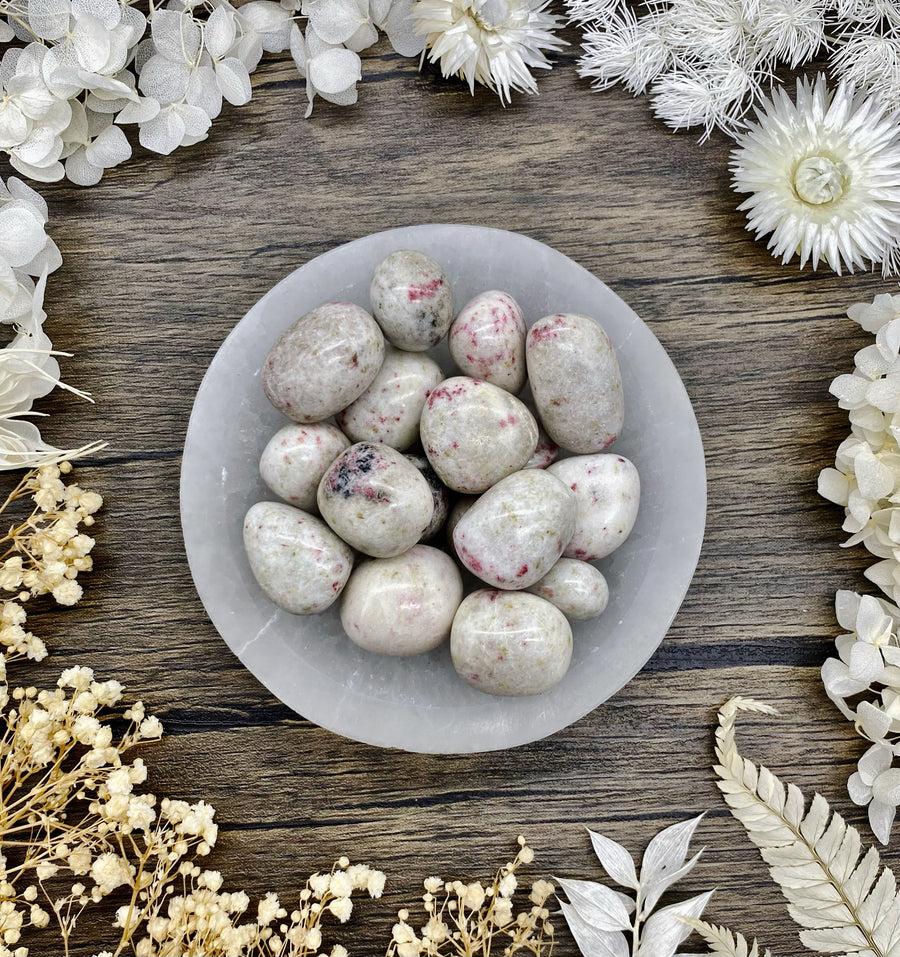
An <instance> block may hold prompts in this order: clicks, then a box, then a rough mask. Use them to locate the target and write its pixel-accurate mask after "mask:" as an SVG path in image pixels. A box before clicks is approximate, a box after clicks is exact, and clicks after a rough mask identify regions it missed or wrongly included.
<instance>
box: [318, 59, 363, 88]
mask: <svg viewBox="0 0 900 957" xmlns="http://www.w3.org/2000/svg"><path fill="white" fill-rule="evenodd" d="M309 79H310V82H311V83H312V84H313V86H314V87H315V88H316V91H317V92H318V93H321V94H322V95H323V96H325V95H327V94H329V93H331V94H334V93H341V92H343V91H344V90H346V89H347V87H348V86H352V85H353V84H354V83H356V82H357V81H358V80H361V79H362V61H361V60H360V58H359V54H357V53H354V52H353V51H352V50H342V49H335V50H326V51H325V52H324V53H320V54H319V55H318V56H316V57H313V59H312V60H310V62H309Z"/></svg>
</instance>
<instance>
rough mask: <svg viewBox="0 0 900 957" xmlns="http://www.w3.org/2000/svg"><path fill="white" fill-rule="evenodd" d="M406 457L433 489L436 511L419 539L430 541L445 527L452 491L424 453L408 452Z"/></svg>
mask: <svg viewBox="0 0 900 957" xmlns="http://www.w3.org/2000/svg"><path fill="white" fill-rule="evenodd" d="M406 457H407V458H408V459H409V461H410V462H412V464H413V465H415V467H416V468H417V469H418V470H419V471H420V472H421V473H422V475H423V476H424V478H425V481H426V482H427V483H428V487H429V488H430V489H431V497H432V499H433V501H434V513H433V514H432V516H431V521H430V522H429V523H428V528H426V529H425V531H424V532H422V537H421V538H420V539H419V541H420V542H429V541H431V539H432V538H434V536H435V535H437V533H438V532H439V531H440V530H441V529H442V528H443V527H444V523H445V522H446V521H447V515H448V514H449V512H450V496H451V492H450V489H448V488H447V486H446V485H444V483H443V482H442V481H441V480H440V479H439V478H438V474H437V472H435V470H434V469H433V468H432V467H431V465H430V464H429V462H428V459H426V458H425V456H424V455H410V454H409V453H408V452H407V453H406Z"/></svg>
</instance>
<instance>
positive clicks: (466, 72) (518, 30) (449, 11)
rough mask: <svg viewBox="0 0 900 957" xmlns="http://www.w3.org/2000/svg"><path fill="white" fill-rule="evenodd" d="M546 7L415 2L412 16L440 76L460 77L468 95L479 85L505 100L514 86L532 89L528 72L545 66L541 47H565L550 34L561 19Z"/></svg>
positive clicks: (515, 1)
mask: <svg viewBox="0 0 900 957" xmlns="http://www.w3.org/2000/svg"><path fill="white" fill-rule="evenodd" d="M547 6H548V0H418V2H417V3H415V4H413V6H412V10H411V16H412V18H413V30H414V32H415V33H416V34H417V35H418V36H422V37H424V38H425V47H426V49H427V50H428V59H429V60H430V61H431V62H432V63H440V67H441V73H442V74H443V75H444V76H445V77H446V76H454V75H458V76H460V77H461V78H462V79H464V80H465V81H466V82H467V83H468V84H469V91H470V92H471V93H473V94H474V92H475V84H476V83H483V84H484V85H485V86H487V87H488V88H489V89H491V90H494V91H496V93H497V95H498V96H499V97H500V101H501V103H508V102H510V94H511V92H512V91H513V90H517V91H519V92H521V93H537V83H536V81H535V79H534V77H533V76H532V74H531V70H532V69H535V68H536V69H542V70H549V69H550V67H551V64H550V61H549V60H548V59H547V57H546V56H545V54H544V51H557V50H561V49H562V48H563V47H564V46H565V45H566V43H565V41H564V40H561V39H560V38H559V37H557V36H555V34H554V33H553V31H554V30H555V29H557V28H558V27H559V26H560V21H559V18H558V17H556V16H554V15H553V14H551V13H548V12H547Z"/></svg>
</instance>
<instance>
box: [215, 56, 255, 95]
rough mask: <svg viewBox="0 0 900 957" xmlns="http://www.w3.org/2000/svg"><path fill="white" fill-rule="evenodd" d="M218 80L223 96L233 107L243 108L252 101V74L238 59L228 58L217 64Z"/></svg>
mask: <svg viewBox="0 0 900 957" xmlns="http://www.w3.org/2000/svg"><path fill="white" fill-rule="evenodd" d="M216 78H217V80H218V83H219V89H220V90H221V91H222V96H224V97H225V99H226V100H228V102H229V103H230V104H231V105H232V106H243V105H244V104H245V103H248V102H249V101H250V96H251V89H250V74H249V73H248V72H247V67H245V66H244V64H243V63H241V61H240V60H239V59H237V57H233V56H232V57H226V58H225V59H224V60H219V61H218V62H217V63H216Z"/></svg>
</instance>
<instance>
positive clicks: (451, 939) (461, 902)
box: [388, 836, 555, 957]
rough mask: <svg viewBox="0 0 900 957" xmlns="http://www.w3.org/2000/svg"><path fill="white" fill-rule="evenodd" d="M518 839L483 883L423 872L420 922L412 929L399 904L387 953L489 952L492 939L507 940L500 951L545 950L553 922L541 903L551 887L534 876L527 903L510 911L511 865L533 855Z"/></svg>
mask: <svg viewBox="0 0 900 957" xmlns="http://www.w3.org/2000/svg"><path fill="white" fill-rule="evenodd" d="M518 842H519V852H518V854H516V857H515V859H514V860H512V861H509V862H508V863H507V864H505V865H504V866H503V867H501V868H500V870H499V871H498V872H497V874H496V875H495V876H494V880H493V883H491V884H489V885H488V886H487V887H485V886H484V885H483V884H481V882H480V881H476V882H474V883H471V884H464V883H463V882H462V881H447V882H445V881H443V880H441V878H439V877H429V878H427V879H426V880H425V883H424V886H425V893H424V894H423V895H422V903H423V906H424V910H425V915H426V917H425V923H424V924H423V925H422V927H421V928H420V930H419V933H418V934H417V933H416V930H415V928H414V927H413V925H412V924H410V923H409V920H410V914H409V911H408V910H407V909H406V908H404V909H403V910H401V911H400V912H399V913H398V915H397V917H398V920H397V923H396V924H394V927H393V932H392V937H391V944H390V946H389V947H388V957H420V955H428V957H430V955H441V954H463V955H470V954H490V953H491V952H492V945H494V944H495V939H496V942H500V941H503V942H507V941H508V943H507V944H506V946H505V948H504V950H503V953H504V955H512V954H517V953H523V954H536V955H539V954H549V953H551V951H552V949H553V925H552V924H551V923H550V921H549V917H550V911H549V910H548V908H547V906H546V903H547V900H548V898H549V897H550V895H551V894H552V893H553V892H554V890H555V888H554V886H553V884H551V883H550V882H549V881H544V880H539V881H535V883H534V884H532V886H531V893H530V895H529V897H528V900H529V902H530V903H531V907H530V908H528V909H526V910H522V911H520V912H519V913H518V914H516V913H514V904H513V900H512V897H513V894H514V892H515V891H516V888H517V886H518V879H517V878H516V871H517V870H518V869H519V868H520V867H521V865H522V864H530V863H531V862H532V861H533V860H534V851H533V850H532V849H531V848H530V847H529V846H528V844H526V843H525V838H524V837H521V836H520V837H519V839H518ZM441 894H443V897H442V898H441V897H440V895H441ZM420 935H421V936H420Z"/></svg>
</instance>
